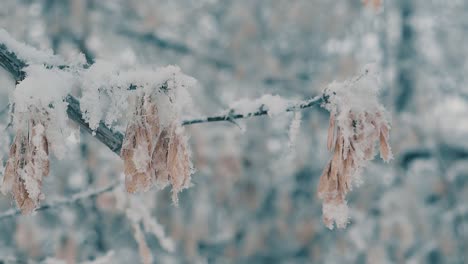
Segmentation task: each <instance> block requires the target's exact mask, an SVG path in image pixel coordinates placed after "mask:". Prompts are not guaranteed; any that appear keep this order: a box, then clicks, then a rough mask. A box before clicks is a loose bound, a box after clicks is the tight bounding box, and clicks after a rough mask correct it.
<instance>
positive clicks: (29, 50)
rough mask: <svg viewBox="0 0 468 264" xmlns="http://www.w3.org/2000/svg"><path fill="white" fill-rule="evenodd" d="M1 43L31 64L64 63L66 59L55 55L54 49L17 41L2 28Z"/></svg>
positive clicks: (0, 29)
mask: <svg viewBox="0 0 468 264" xmlns="http://www.w3.org/2000/svg"><path fill="white" fill-rule="evenodd" d="M0 44H4V45H5V46H6V48H7V49H8V50H9V51H10V52H13V53H15V54H16V56H17V57H18V58H20V59H23V60H24V61H26V62H27V63H29V64H47V65H64V64H65V61H64V60H63V59H62V58H61V57H59V56H55V55H54V54H53V52H52V50H46V51H43V50H38V49H36V48H34V47H31V46H29V45H26V44H24V43H22V42H19V41H17V40H16V39H14V38H13V37H11V36H10V34H9V33H8V32H7V31H6V30H4V29H3V28H0Z"/></svg>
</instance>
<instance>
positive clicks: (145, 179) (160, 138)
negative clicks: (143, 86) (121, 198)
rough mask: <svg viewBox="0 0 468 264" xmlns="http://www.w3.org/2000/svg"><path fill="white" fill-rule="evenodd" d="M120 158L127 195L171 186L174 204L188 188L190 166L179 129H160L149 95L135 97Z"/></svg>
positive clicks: (166, 127)
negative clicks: (182, 191) (132, 112)
mask: <svg viewBox="0 0 468 264" xmlns="http://www.w3.org/2000/svg"><path fill="white" fill-rule="evenodd" d="M121 156H122V158H123V160H124V166H125V186H126V189H127V191H128V192H130V193H134V192H137V191H146V190H148V189H149V188H151V187H152V186H153V185H156V186H158V187H161V188H162V187H165V186H166V185H168V184H169V183H170V184H171V185H172V188H173V189H172V192H173V201H174V202H175V203H177V193H178V192H180V191H181V190H182V189H184V188H186V187H188V185H189V182H190V175H191V170H192V165H191V162H190V155H189V152H188V149H187V142H186V139H185V136H184V135H183V131H182V128H181V127H180V126H179V125H178V124H177V122H176V121H172V123H170V125H167V126H165V127H162V126H161V124H160V122H159V116H158V108H157V106H156V103H155V102H154V100H153V98H152V96H150V95H143V96H140V97H138V99H137V103H136V110H135V112H134V115H133V118H132V120H131V121H130V122H129V125H128V126H127V131H126V134H125V139H124V142H123V146H122V152H121Z"/></svg>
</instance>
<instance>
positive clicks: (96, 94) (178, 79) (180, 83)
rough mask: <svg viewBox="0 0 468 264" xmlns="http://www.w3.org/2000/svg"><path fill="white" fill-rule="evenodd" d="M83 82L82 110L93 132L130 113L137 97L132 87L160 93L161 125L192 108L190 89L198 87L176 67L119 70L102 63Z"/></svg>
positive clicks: (85, 71)
mask: <svg viewBox="0 0 468 264" xmlns="http://www.w3.org/2000/svg"><path fill="white" fill-rule="evenodd" d="M81 79H82V82H81V86H82V92H83V93H82V98H81V110H82V112H83V115H84V119H85V120H86V121H87V122H88V123H89V126H90V127H91V129H96V128H97V127H98V126H99V121H100V120H105V123H106V125H108V126H111V125H112V124H114V123H115V122H116V121H117V120H118V119H119V118H121V117H123V116H124V115H125V114H127V113H128V111H127V109H128V108H129V103H128V101H129V98H130V95H131V94H134V91H130V88H132V89H138V90H142V91H144V92H145V93H147V94H153V93H156V94H159V96H157V105H158V108H159V109H161V110H162V111H164V113H162V114H161V115H160V122H161V123H162V124H165V125H168V124H169V123H170V122H171V121H172V120H174V118H176V117H178V116H179V114H180V112H181V111H183V110H184V109H187V108H188V107H189V106H191V97H190V95H189V92H188V91H187V89H188V88H190V87H193V86H194V85H195V84H196V81H195V79H193V78H192V77H189V76H187V75H185V74H183V73H182V72H181V70H180V68H179V67H176V66H167V67H161V68H152V67H151V66H147V67H136V66H129V67H119V66H117V65H115V64H112V63H109V62H105V61H100V60H98V61H97V62H96V63H95V64H93V65H92V66H91V67H90V68H89V69H88V70H84V71H83V72H82V73H81Z"/></svg>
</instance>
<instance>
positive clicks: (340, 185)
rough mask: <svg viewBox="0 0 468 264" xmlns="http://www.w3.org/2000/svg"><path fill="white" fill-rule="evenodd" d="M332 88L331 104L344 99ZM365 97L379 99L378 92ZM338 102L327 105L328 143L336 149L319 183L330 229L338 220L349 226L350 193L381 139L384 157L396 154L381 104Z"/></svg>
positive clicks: (325, 220)
mask: <svg viewBox="0 0 468 264" xmlns="http://www.w3.org/2000/svg"><path fill="white" fill-rule="evenodd" d="M328 92H329V94H328V95H327V97H328V101H329V104H333V103H334V102H333V101H334V100H338V101H339V100H340V98H336V97H339V96H340V95H339V94H337V92H335V91H334V92H332V93H330V91H328ZM374 97H375V98H374ZM364 99H365V100H373V99H375V102H377V100H376V95H374V96H371V97H369V98H364ZM341 103H343V101H341ZM343 105H346V104H343ZM337 106H338V104H335V105H334V106H326V107H327V108H328V109H329V110H330V124H329V128H328V140H327V147H328V149H329V150H330V151H333V156H332V158H331V159H330V161H329V162H328V164H327V166H326V167H325V169H324V171H323V174H322V176H321V177H320V182H319V186H318V196H319V198H320V199H322V200H323V208H322V210H323V220H324V222H325V224H326V225H327V227H329V228H330V229H332V228H333V224H334V223H336V226H337V227H338V228H344V227H346V224H347V222H348V216H347V212H348V208H347V202H346V194H347V193H348V192H349V191H350V190H351V189H352V186H353V185H356V184H358V183H359V182H360V178H359V172H360V170H361V168H363V167H364V166H365V165H366V163H367V162H368V161H370V160H372V159H373V158H374V157H375V148H376V145H377V143H379V146H380V156H381V157H382V159H383V160H384V161H386V162H388V161H390V160H391V159H392V158H393V156H392V152H391V148H390V145H389V127H390V125H389V122H388V121H387V119H386V118H385V114H386V113H385V109H384V108H383V107H382V106H381V105H379V104H378V103H377V104H375V103H372V102H371V104H370V107H362V106H360V105H359V107H353V106H352V105H351V106H349V107H341V108H340V107H337ZM340 106H341V105H340Z"/></svg>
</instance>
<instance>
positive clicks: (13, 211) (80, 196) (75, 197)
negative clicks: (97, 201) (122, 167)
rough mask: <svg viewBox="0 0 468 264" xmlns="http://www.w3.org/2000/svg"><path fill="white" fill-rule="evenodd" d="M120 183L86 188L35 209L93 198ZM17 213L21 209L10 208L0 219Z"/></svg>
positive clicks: (70, 203) (56, 206)
mask: <svg viewBox="0 0 468 264" xmlns="http://www.w3.org/2000/svg"><path fill="white" fill-rule="evenodd" d="M120 185H121V182H120V181H116V182H114V183H112V184H110V185H108V186H106V187H103V188H97V189H94V190H87V191H84V192H80V193H78V194H75V195H73V196H71V197H70V198H67V199H60V200H56V201H53V202H50V203H47V204H44V205H42V206H40V207H38V208H37V209H36V210H35V211H45V210H48V209H52V208H60V207H63V206H69V205H73V204H75V203H76V202H78V201H82V200H87V199H94V198H96V197H98V196H99V195H101V194H103V193H107V192H111V191H113V190H115V189H117V187H119V186H120ZM18 215H21V211H20V210H19V209H10V210H7V211H5V212H3V213H1V214H0V220H3V219H7V218H11V217H15V216H18Z"/></svg>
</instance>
